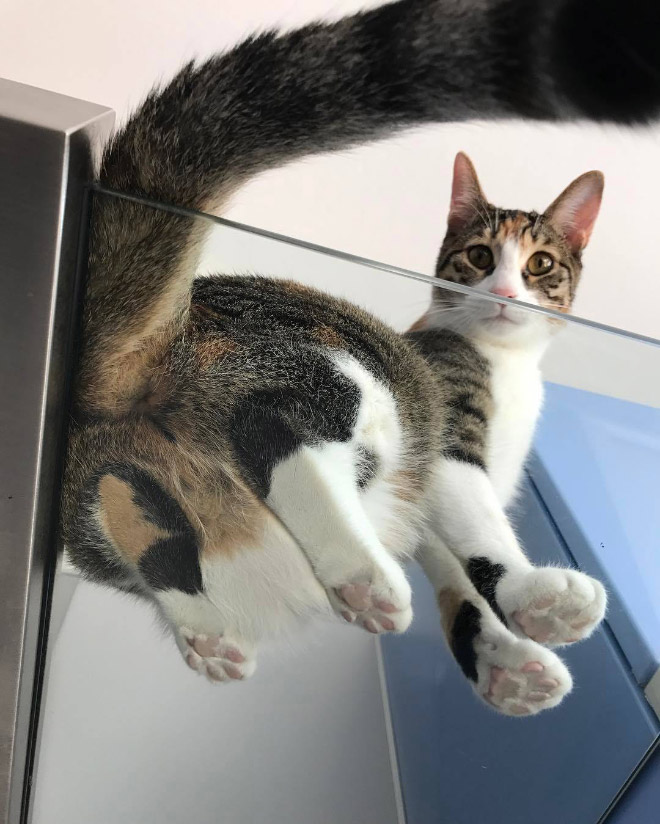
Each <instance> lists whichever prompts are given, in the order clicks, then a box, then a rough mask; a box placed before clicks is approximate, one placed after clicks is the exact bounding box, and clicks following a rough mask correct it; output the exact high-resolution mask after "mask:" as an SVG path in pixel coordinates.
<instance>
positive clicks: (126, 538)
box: [99, 475, 169, 563]
mask: <svg viewBox="0 0 660 824" xmlns="http://www.w3.org/2000/svg"><path fill="white" fill-rule="evenodd" d="M99 502H100V507H99V514H100V516H101V523H102V526H103V529H104V531H105V533H106V535H107V536H108V538H110V540H111V541H112V544H113V545H114V546H115V547H116V548H117V549H118V550H119V551H120V552H121V554H122V555H123V557H125V558H126V559H127V560H129V561H132V562H133V563H137V562H138V561H139V560H140V556H141V555H142V554H143V553H144V552H145V550H146V549H147V548H148V547H150V546H151V545H152V544H153V543H155V542H156V541H157V540H159V539H160V538H167V537H169V532H166V531H165V530H162V529H159V528H158V527H157V526H156V525H155V524H153V523H152V522H151V521H149V520H147V519H146V518H145V516H144V513H143V512H142V510H141V509H140V507H139V506H138V505H137V504H136V503H135V501H134V500H133V490H132V489H131V487H130V486H129V485H128V484H127V483H126V482H125V481H121V480H119V478H116V477H115V476H114V475H105V476H104V477H103V478H101V480H100V482H99Z"/></svg>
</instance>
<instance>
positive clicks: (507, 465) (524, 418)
mask: <svg viewBox="0 0 660 824" xmlns="http://www.w3.org/2000/svg"><path fill="white" fill-rule="evenodd" d="M480 348H481V351H482V353H483V354H484V355H485V356H486V357H487V358H488V360H489V361H490V364H491V370H492V372H491V392H492V396H493V403H494V410H493V416H492V418H491V420H490V422H489V427H488V442H487V465H488V474H489V477H490V480H491V482H492V484H493V486H494V488H495V492H496V493H497V497H498V498H499V500H500V503H501V504H502V505H503V506H506V505H507V504H509V503H510V502H511V500H512V499H513V497H514V496H515V493H516V490H517V488H518V483H519V481H520V477H521V473H522V468H523V466H524V463H525V459H526V457H527V453H528V452H529V448H530V446H531V443H532V438H533V436H534V429H535V427H536V421H537V419H538V416H539V412H540V411H541V406H542V403H543V381H542V379H541V370H540V369H539V359H540V354H541V353H540V352H538V351H536V350H534V351H531V352H530V351H529V350H524V349H520V350H517V349H516V350H512V349H505V348H502V347H490V346H489V347H483V348H482V347H480Z"/></svg>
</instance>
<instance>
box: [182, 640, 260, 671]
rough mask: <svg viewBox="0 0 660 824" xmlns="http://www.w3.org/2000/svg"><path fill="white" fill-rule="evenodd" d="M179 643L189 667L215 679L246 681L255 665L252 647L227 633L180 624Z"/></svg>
mask: <svg viewBox="0 0 660 824" xmlns="http://www.w3.org/2000/svg"><path fill="white" fill-rule="evenodd" d="M179 646H180V647H181V652H182V654H183V657H184V660H185V662H186V664H188V666H189V667H190V669H192V670H194V671H195V672H197V673H199V674H200V675H204V676H205V677H206V678H207V679H208V680H209V681H211V682H212V683H222V682H226V681H243V680H245V679H246V678H249V677H250V675H252V674H253V672H254V671H255V669H256V661H255V658H254V654H253V652H252V650H250V649H248V648H247V646H246V645H245V644H242V643H240V642H238V641H236V640H234V639H231V638H228V637H227V636H225V635H203V634H200V633H194V632H193V631H192V630H190V629H188V628H187V627H181V628H180V630H179Z"/></svg>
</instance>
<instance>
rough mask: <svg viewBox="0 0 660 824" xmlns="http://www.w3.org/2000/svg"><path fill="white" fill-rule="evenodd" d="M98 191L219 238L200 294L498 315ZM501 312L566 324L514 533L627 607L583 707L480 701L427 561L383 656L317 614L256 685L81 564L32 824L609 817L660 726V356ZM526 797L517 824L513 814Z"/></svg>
mask: <svg viewBox="0 0 660 824" xmlns="http://www.w3.org/2000/svg"><path fill="white" fill-rule="evenodd" d="M94 197H95V198H96V199H97V201H99V202H110V201H112V202H113V204H114V208H115V209H118V210H121V209H125V208H126V209H127V208H130V209H131V210H132V213H133V214H134V216H135V217H136V219H137V217H138V216H139V214H140V213H144V214H149V215H150V216H151V217H153V216H154V215H155V214H156V215H158V220H159V221H161V223H163V222H164V225H167V224H168V222H169V223H171V226H172V228H173V230H174V228H175V227H180V226H182V225H183V226H185V227H187V229H190V227H194V230H195V231H199V232H200V234H202V235H203V236H204V243H203V249H202V253H201V256H200V259H199V261H198V263H197V266H196V270H197V272H198V276H199V278H205V277H209V276H211V277H212V276H214V275H216V274H223V275H229V276H237V277H239V276H244V275H250V276H251V275H267V276H268V277H270V278H275V279H280V280H281V279H289V280H292V281H295V282H296V283H298V284H303V285H304V286H308V287H313V288H315V289H318V290H322V291H323V292H325V293H329V294H331V295H333V296H335V297H338V298H343V299H346V300H348V301H350V302H351V303H352V304H355V305H357V306H359V307H361V308H363V309H365V310H366V311H367V312H369V313H371V314H372V315H374V316H376V317H377V318H379V319H380V320H382V321H384V322H385V323H386V324H388V325H389V326H390V327H392V328H393V329H394V330H395V331H396V332H397V333H404V332H405V331H406V330H408V329H409V328H410V327H411V326H412V325H413V324H415V323H416V322H417V321H418V319H419V318H420V317H422V316H423V315H424V314H425V313H426V312H427V309H428V308H429V305H430V304H431V296H432V293H433V292H435V294H436V296H437V295H439V294H440V293H442V294H443V295H447V294H460V295H465V296H467V297H468V298H469V299H470V300H471V301H472V302H473V303H472V305H473V306H474V307H475V309H474V311H475V312H478V311H482V310H483V306H484V305H486V306H488V305H491V304H493V305H496V304H497V301H498V298H495V297H493V296H490V295H484V294H482V293H478V292H476V291H475V290H473V289H470V288H469V287H465V286H461V285H460V284H453V283H447V282H442V281H439V280H437V279H435V278H433V277H431V276H429V275H425V274H420V273H415V272H410V271H405V270H403V269H399V268H396V267H392V266H388V265H386V264H381V263H377V262H373V261H368V260H364V259H360V258H358V257H355V256H351V255H347V254H343V253H341V252H338V251H335V250H331V249H325V248H321V247H318V246H314V245H313V244H310V243H306V242H303V241H300V240H296V239H292V238H287V237H282V236H279V235H276V234H273V233H271V232H268V231H262V230H259V229H257V228H254V227H250V226H245V225H241V224H237V223H234V222H231V221H228V220H224V219H220V218H216V217H213V216H210V215H206V214H201V213H193V212H188V211H185V210H181V209H176V208H172V207H167V206H163V205H160V204H154V203H150V202H147V201H140V200H138V199H136V198H133V197H128V196H126V195H122V194H118V193H114V192H110V191H104V190H100V189H99V190H96V192H95V195H94ZM177 230H178V229H177ZM585 277H589V271H588V268H587V273H586V274H585ZM499 303H500V304H502V303H504V304H507V303H509V304H514V306H515V311H516V312H518V313H520V317H524V318H529V317H535V318H536V319H537V321H538V322H539V323H544V322H547V319H550V318H551V319H552V322H553V324H554V326H555V327H556V333H555V334H553V336H552V337H553V339H552V341H551V345H550V346H549V348H548V351H547V353H546V354H545V356H544V358H543V360H542V362H541V370H542V376H543V381H544V386H545V397H546V401H545V406H544V410H543V413H542V416H541V419H540V423H539V425H538V428H537V431H536V435H535V438H534V441H533V445H532V451H531V456H530V460H529V462H528V464H527V468H526V471H525V473H524V477H523V480H522V483H521V489H520V493H519V495H518V497H517V498H516V500H515V502H514V504H513V505H512V507H511V508H510V512H511V517H512V519H513V520H514V522H515V524H516V529H517V531H518V533H519V535H520V537H521V539H522V541H523V543H524V545H525V548H526V550H527V552H528V553H529V555H530V556H531V557H532V559H533V560H535V561H536V562H539V563H544V564H549V565H560V564H561V565H567V566H571V567H578V568H579V569H582V570H583V571H585V572H587V573H589V574H592V575H594V576H595V577H597V578H598V579H600V580H601V581H602V582H603V583H604V584H605V586H606V588H607V590H608V593H609V611H608V615H607V618H606V622H605V624H604V625H603V627H602V628H600V629H599V630H597V631H596V633H595V634H594V635H593V636H591V637H590V638H589V639H587V640H585V641H583V642H582V643H580V644H576V645H575V646H572V647H571V648H570V651H569V652H567V653H566V655H565V656H564V651H563V650H561V651H560V654H561V655H562V657H566V659H567V660H569V662H570V668H571V670H572V672H573V676H574V680H575V685H576V686H575V689H574V691H573V693H572V694H571V695H569V696H568V697H567V698H566V699H565V701H564V702H563V703H562V704H561V705H560V706H559V707H557V708H556V709H553V710H552V711H549V712H547V713H541V715H539V716H538V717H534V718H530V719H515V718H505V717H502V716H497V715H496V714H495V713H493V712H492V710H490V709H488V708H486V707H484V706H482V705H481V704H479V703H478V701H477V699H476V698H475V697H474V696H473V694H472V691H471V689H470V687H469V684H468V683H467V682H466V679H465V678H464V676H463V674H462V673H461V671H460V669H459V667H458V666H457V664H456V663H455V661H454V660H453V658H452V655H451V653H450V651H449V649H448V647H447V644H446V643H445V641H444V639H443V635H442V629H441V624H440V618H439V616H438V614H437V611H436V607H435V603H434V601H435V596H434V594H433V591H432V589H431V588H430V587H429V584H428V582H427V581H426V580H424V579H423V576H422V574H421V571H420V569H419V568H418V567H417V565H416V564H415V563H414V562H410V564H409V567H408V574H409V577H410V579H411V582H412V586H413V605H414V610H415V618H414V621H413V624H412V627H411V628H410V629H409V630H408V632H406V633H404V634H403V635H401V636H397V637H393V638H383V639H382V640H381V639H374V638H373V636H371V635H370V634H368V633H364V632H361V631H360V630H358V628H356V627H352V626H346V625H345V624H344V623H343V622H341V621H340V620H336V619H334V618H331V617H328V616H325V617H318V618H315V619H314V620H313V621H310V622H309V623H308V624H307V625H306V626H304V627H302V628H300V629H299V630H298V631H296V632H295V633H293V634H292V635H291V636H290V637H287V638H285V639H284V640H283V639H277V640H274V641H270V642H268V643H265V644H264V645H263V649H262V650H261V651H260V657H259V668H258V670H257V672H256V673H255V675H254V676H253V678H251V679H249V680H248V681H246V682H245V683H237V684H230V685H217V684H209V683H206V682H205V681H204V680H203V679H201V678H196V677H195V676H194V674H193V673H191V672H190V670H189V669H188V668H187V667H186V666H185V664H184V663H182V660H181V657H180V655H179V652H178V650H177V648H176V644H175V642H174V640H173V639H172V637H171V634H170V633H169V632H168V631H167V629H165V628H163V627H162V626H161V625H159V623H158V621H157V619H156V616H155V614H154V612H153V610H152V609H151V605H149V604H147V603H144V602H142V601H140V600H139V599H136V598H135V597H134V596H132V595H131V594H126V593H118V592H115V591H112V590H110V589H106V588H102V587H99V586H97V585H95V584H93V583H91V582H88V581H85V580H84V579H82V578H81V577H80V576H79V575H78V573H77V572H76V570H75V567H74V566H73V564H71V562H70V561H69V560H67V557H66V555H64V556H63V557H62V559H61V563H60V566H59V571H58V573H57V576H56V581H55V591H54V598H53V607H52V612H51V619H50V640H49V666H48V672H47V679H46V689H45V699H44V704H43V711H42V730H41V738H40V747H39V753H38V761H37V769H36V773H35V781H34V789H33V793H34V795H33V798H34V803H33V818H32V821H33V824H59V822H67V824H77V823H78V822H80V824H83V822H84V824H88V822H90V821H94V822H95V824H118V822H129V821H130V822H133V821H134V822H145V824H146V823H147V822H152V821H153V822H156V821H157V822H159V824H164V822H180V821H183V820H189V819H191V818H193V817H194V818H195V819H196V820H198V821H216V820H221V821H226V822H232V824H233V823H234V822H236V823H237V824H243V822H246V824H247V822H250V824H259V823H260V822H264V824H265V822H285V821H286V822H296V824H297V823H298V822H300V824H302V823H303V822H304V824H326V822H327V823H328V824H329V822H331V821H337V820H341V821H343V822H347V823H348V822H355V824H371V823H372V822H374V824H375V822H378V824H389V822H392V823H393V824H394V822H397V821H398V822H402V821H404V820H406V821H408V824H422V822H424V823H425V824H426V822H429V821H431V820H438V821H443V822H444V821H451V822H452V824H474V822H475V821H478V820H486V817H489V820H494V821H500V820H502V821H503V820H509V821H520V822H523V821H525V822H526V824H529V822H531V821H532V820H534V824H545V822H546V821H548V822H550V821H551V820H552V821H557V820H564V821H569V820H571V821H575V822H576V824H592V822H593V824H595V822H596V821H598V820H600V818H601V817H602V816H603V815H604V814H605V812H606V811H607V809H608V806H609V805H610V804H611V802H612V801H613V800H614V799H615V797H616V796H617V794H618V793H619V792H620V790H621V788H622V787H623V786H624V785H625V784H626V782H627V781H628V780H629V778H630V777H631V776H632V775H633V774H634V772H635V770H636V768H637V766H638V765H639V764H640V763H641V762H642V761H643V759H644V757H645V756H646V754H647V753H648V752H649V750H650V749H651V748H652V747H653V746H654V743H655V742H657V739H658V734H659V732H660V724H659V722H658V716H657V713H658V711H659V709H658V706H657V705H656V706H655V709H654V708H653V699H652V696H650V693H649V692H648V689H647V688H648V685H649V682H651V681H652V679H653V677H654V675H655V672H656V671H657V670H658V667H660V647H659V646H658V638H660V598H659V597H658V594H659V593H660V520H658V518H659V516H658V508H657V501H658V499H659V495H660V381H659V380H658V379H657V376H658V374H660V344H659V343H658V342H657V341H654V340H651V339H648V338H645V337H643V336H638V335H634V334H629V333H626V332H625V331H622V330H618V329H611V328H608V327H604V326H600V325H598V324H596V323H594V322H592V321H587V320H583V319H580V318H576V317H570V316H566V315H564V314H560V313H552V312H549V311H548V310H544V309H539V308H538V307H530V306H525V305H521V304H518V303H517V302H516V301H512V300H510V299H506V298H504V299H499ZM596 676H598V677H596ZM599 678H600V681H599ZM645 690H646V694H645ZM525 725H528V726H527V727H526V726H525ZM496 739H497V742H498V743H497V746H493V742H494V741H495V740H496ZM542 742H545V747H544V746H542ZM560 764H561V767H559V766H558V765H560ZM449 765H451V766H449ZM443 777H444V778H443ZM560 782H565V783H564V784H563V786H564V790H565V791H564V792H559V791H558V787H559V786H560ZM521 783H522V784H523V785H524V789H522V790H521ZM494 788H497V789H496V790H495V789H494ZM585 788H588V789H585ZM513 793H516V798H517V802H516V803H517V807H516V810H517V812H516V815H519V816H522V817H518V818H516V817H515V816H513V815H512V814H509V813H507V809H508V806H507V805H510V803H511V798H512V794H513ZM525 811H526V812H525ZM430 815H433V816H437V818H435V817H434V818H433V819H432V818H430V817H429V816H430ZM529 815H532V816H534V815H535V816H536V817H535V818H530V817H525V816H529ZM404 816H406V817H405V818H404ZM490 816H492V818H491V817H490ZM504 816H507V818H506V819H505V817H504Z"/></svg>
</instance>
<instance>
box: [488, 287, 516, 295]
mask: <svg viewBox="0 0 660 824" xmlns="http://www.w3.org/2000/svg"><path fill="white" fill-rule="evenodd" d="M490 291H491V293H492V294H493V295H499V296H500V297H501V298H515V297H517V294H516V292H515V290H514V288H513V286H495V287H494V288H493V289H491V290H490Z"/></svg>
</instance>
